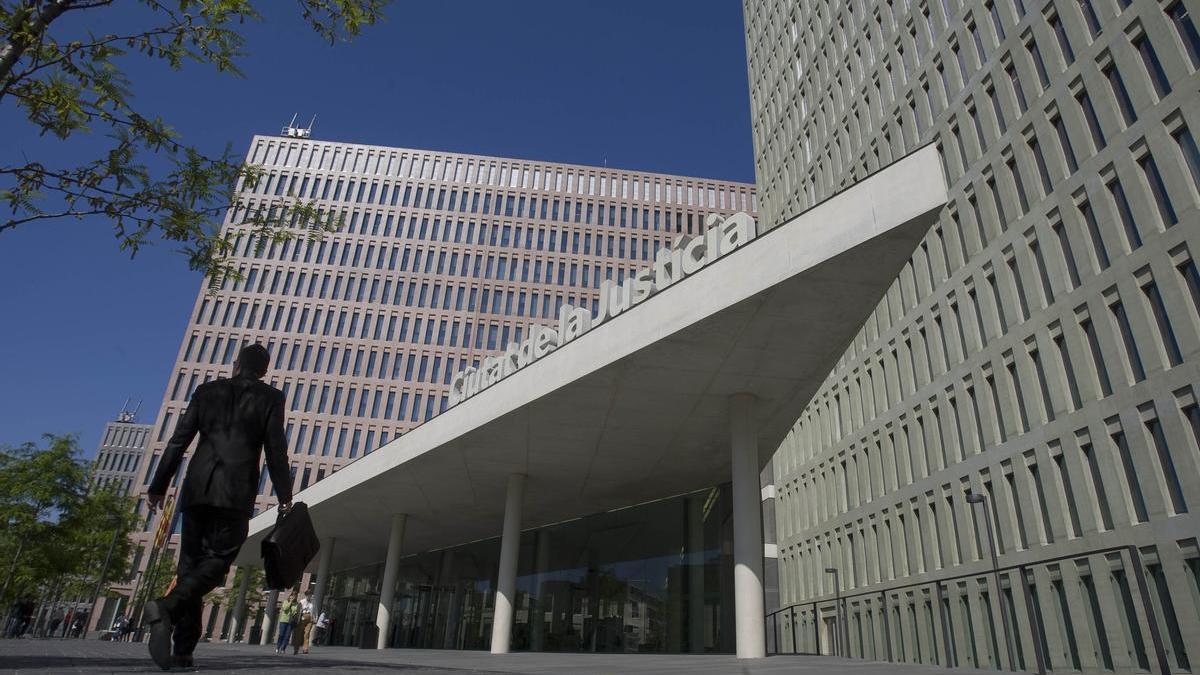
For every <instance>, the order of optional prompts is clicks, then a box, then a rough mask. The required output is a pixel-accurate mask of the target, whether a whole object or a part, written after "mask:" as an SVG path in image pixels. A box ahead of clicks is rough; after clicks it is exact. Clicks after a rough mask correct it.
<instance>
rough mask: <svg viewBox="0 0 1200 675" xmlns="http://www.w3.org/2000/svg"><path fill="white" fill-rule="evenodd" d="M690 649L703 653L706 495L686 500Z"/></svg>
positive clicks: (696, 652) (692, 651) (694, 652)
mask: <svg viewBox="0 0 1200 675" xmlns="http://www.w3.org/2000/svg"><path fill="white" fill-rule="evenodd" d="M687 510H688V511H687V528H688V531H687V536H688V544H687V547H688V583H687V607H688V619H687V623H688V651H690V652H691V653H693V654H703V653H704V646H705V645H704V497H699V496H697V497H689V498H688V500H687Z"/></svg>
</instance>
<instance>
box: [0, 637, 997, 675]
mask: <svg viewBox="0 0 1200 675" xmlns="http://www.w3.org/2000/svg"><path fill="white" fill-rule="evenodd" d="M196 662H197V667H196V669H195V670H197V671H199V672H204V673H225V672H238V673H274V674H279V673H285V672H287V671H296V670H305V671H314V672H327V673H421V675H450V674H459V673H474V674H488V673H495V674H499V673H539V674H540V673H567V672H570V673H573V674H595V675H604V674H607V673H622V674H624V673H681V674H682V673H686V674H687V675H725V674H727V673H800V674H812V675H816V674H818V673H847V674H849V675H884V674H885V673H886V674H887V675H922V674H925V673H929V674H932V673H939V674H944V675H950V674H953V673H967V672H970V673H972V674H973V675H986V671H980V670H970V671H967V670H948V669H944V668H934V667H929V666H908V665H898V664H893V663H879V662H871V661H858V660H846V659H840V658H834V657H828V656H773V657H770V658H766V659H758V660H749V661H747V660H741V661H739V660H738V659H737V658H735V657H734V656H733V655H707V656H692V655H676V654H670V655H664V654H555V653H530V652H522V653H516V654H506V655H502V656H493V655H492V654H489V653H488V652H483V651H448V650H433V649H386V650H383V651H374V650H362V649H354V648H351V647H324V648H317V649H315V650H314V651H313V653H311V654H308V655H301V656H292V655H291V654H287V655H284V656H279V655H276V654H274V653H273V652H272V650H271V648H270V647H259V646H246V645H227V644H219V643H213V644H201V645H200V647H199V648H198V649H197V651H196ZM138 672H142V673H148V672H161V671H159V670H158V668H156V667H155V666H154V664H152V663H151V662H150V659H149V657H148V656H147V654H146V646H145V645H144V644H135V643H126V642H122V643H109V642H100V641H97V640H0V673H4V674H7V673H38V674H50V673H138ZM175 672H184V671H182V670H176V671H175Z"/></svg>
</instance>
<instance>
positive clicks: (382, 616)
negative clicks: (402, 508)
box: [375, 513, 407, 649]
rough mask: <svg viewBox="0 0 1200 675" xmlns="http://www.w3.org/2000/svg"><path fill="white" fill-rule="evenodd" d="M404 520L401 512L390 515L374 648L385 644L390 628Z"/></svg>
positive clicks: (381, 647) (376, 617)
mask: <svg viewBox="0 0 1200 675" xmlns="http://www.w3.org/2000/svg"><path fill="white" fill-rule="evenodd" d="M406 521H407V516H405V515H404V514H403V513H397V514H394V515H393V516H392V529H391V532H390V533H389V534H388V547H387V558H385V559H384V562H383V581H382V584H381V586H380V587H379V611H378V612H376V613H375V627H376V628H378V629H379V635H378V636H377V637H376V640H375V648H376V649H383V648H384V647H386V646H387V639H388V634H389V633H390V632H391V629H392V601H393V600H395V598H396V576H397V575H399V574H400V544H401V543H402V542H403V541H404V525H405V523H406Z"/></svg>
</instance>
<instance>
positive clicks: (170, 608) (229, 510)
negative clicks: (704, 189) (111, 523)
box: [144, 344, 292, 670]
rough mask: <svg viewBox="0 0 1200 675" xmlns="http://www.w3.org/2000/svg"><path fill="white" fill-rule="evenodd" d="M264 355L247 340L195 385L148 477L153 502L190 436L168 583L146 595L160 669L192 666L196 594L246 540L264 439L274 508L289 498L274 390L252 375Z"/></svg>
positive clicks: (197, 627)
mask: <svg viewBox="0 0 1200 675" xmlns="http://www.w3.org/2000/svg"><path fill="white" fill-rule="evenodd" d="M270 361H271V357H270V355H269V354H268V353H267V350H266V348H264V347H263V346H262V345H260V344H252V345H249V346H247V347H245V348H243V349H242V351H241V352H240V353H239V354H238V357H237V360H236V361H234V363H233V377H230V378H228V379H218V380H214V381H212V382H208V383H205V384H202V385H200V386H199V387H197V388H196V391H195V392H194V393H193V394H192V399H191V401H190V403H189V404H188V408H187V411H186V412H184V414H183V417H181V418H180V420H179V424H178V425H177V426H176V427H175V433H174V434H172V435H171V440H170V442H168V443H167V447H166V449H165V450H164V451H163V455H162V460H161V461H160V463H159V465H158V470H157V471H155V473H154V478H153V480H152V481H151V483H150V490H149V495H148V500H149V502H150V506H151V508H157V507H158V506H159V505H161V504H162V503H163V500H164V499H165V497H166V493H167V486H168V485H169V484H170V482H171V479H172V478H173V477H174V476H175V472H176V471H178V470H179V465H180V463H181V462H182V461H183V453H184V451H185V450H187V447H188V445H190V444H191V442H192V439H193V438H195V437H196V435H197V434H199V435H200V441H199V443H197V445H196V451H195V453H194V454H193V456H192V461H191V463H190V464H189V465H188V470H187V475H186V476H185V477H184V480H183V487H182V488H181V490H180V495H179V501H178V503H179V510H180V513H181V514H182V517H183V531H182V535H181V537H180V545H179V566H178V568H177V570H176V582H175V587H174V588H173V589H171V591H170V592H169V593H168V594H167V595H166V596H165V597H162V598H159V599H157V600H154V601H152V602H149V603H146V610H145V616H144V623H145V625H146V627H147V628H149V629H150V642H149V647H150V656H151V658H153V659H154V663H156V664H157V665H158V666H159V667H160V668H162V669H163V670H169V669H170V668H171V667H172V666H182V667H191V666H192V665H193V659H192V651H193V650H194V649H195V648H196V643H197V642H199V640H200V632H201V610H202V609H203V607H204V596H205V594H207V593H208V592H209V591H211V590H213V589H214V588H216V587H217V586H219V585H221V582H222V581H223V580H224V579H225V575H226V574H227V573H228V572H229V566H230V565H231V564H232V563H233V559H234V558H235V557H236V556H237V553H238V550H239V549H240V548H241V547H242V543H243V542H245V541H246V534H247V531H248V529H249V523H250V517H251V516H252V515H253V509H254V497H255V495H256V494H257V493H258V476H259V459H260V457H261V455H262V451H263V449H264V448H265V450H266V464H267V471H268V472H269V473H270V475H271V483H272V484H273V485H274V486H275V493H276V495H277V496H278V497H279V508H280V510H281V511H285V512H286V511H287V509H288V508H289V507H290V506H291V501H292V479H291V475H290V474H289V472H288V461H287V438H286V437H285V436H284V431H283V416H284V405H285V401H284V395H283V392H281V391H279V390H278V389H276V388H274V387H271V386H269V385H267V384H266V383H264V382H262V381H261V380H262V377H263V376H264V375H266V374H267V368H268V367H269V366H270ZM172 639H173V640H174V653H173V654H172Z"/></svg>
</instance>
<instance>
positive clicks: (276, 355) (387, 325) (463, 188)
mask: <svg viewBox="0 0 1200 675" xmlns="http://www.w3.org/2000/svg"><path fill="white" fill-rule="evenodd" d="M246 161H247V162H248V163H250V164H253V165H256V166H260V167H262V169H263V172H264V173H263V177H262V179H261V180H260V181H259V182H258V184H257V185H256V186H255V187H253V188H249V189H247V190H245V192H244V194H243V195H242V196H241V198H240V201H239V205H238V207H237V208H236V209H233V210H232V211H231V212H230V213H229V214H228V216H227V219H226V222H225V225H224V227H225V228H226V231H228V232H230V233H233V234H235V239H234V241H235V242H236V245H235V251H234V255H235V256H236V262H237V266H238V269H239V272H240V279H238V280H236V281H232V280H231V281H228V282H226V283H225V284H224V285H223V286H221V287H220V288H218V289H215V290H214V289H208V288H201V289H200V292H199V293H198V294H197V297H196V302H195V306H194V308H193V310H192V313H191V317H190V320H189V324H188V327H187V330H186V332H185V334H184V336H183V340H182V344H181V346H180V350H179V356H178V359H177V361H176V363H175V366H174V367H173V369H172V373H171V376H170V381H169V383H168V386H167V388H166V393H165V395H164V397H163V401H162V405H161V408H160V409H159V411H158V416H157V422H156V424H155V427H154V429H155V431H154V437H153V439H152V442H151V444H150V454H149V457H150V458H149V461H148V462H146V463H145V466H144V469H143V471H142V473H141V476H140V478H139V480H140V483H139V485H138V487H139V489H141V490H143V491H144V489H145V486H146V485H147V484H148V482H149V480H150V476H151V475H152V474H153V472H154V470H155V468H156V467H157V465H158V460H159V457H160V456H161V452H162V450H163V448H164V446H165V444H166V441H167V440H168V439H169V437H170V435H171V432H172V430H173V428H174V426H175V422H176V421H177V420H178V418H179V417H180V415H181V414H182V412H183V410H184V409H185V407H186V405H187V401H188V398H189V396H190V395H191V393H192V392H193V391H194V390H195V388H196V386H197V385H199V384H201V383H203V382H206V381H208V380H211V379H214V378H217V377H224V376H228V374H229V372H230V367H231V364H232V362H233V359H234V357H235V356H236V354H237V352H238V349H239V348H240V347H242V346H244V345H245V344H247V343H251V342H260V343H262V344H264V345H265V346H266V347H267V349H268V350H269V351H270V353H271V355H272V365H271V369H270V373H269V374H268V376H267V378H266V379H267V381H268V382H269V383H270V384H271V385H273V386H275V387H278V388H279V389H281V390H283V391H284V392H285V394H286V395H287V401H288V411H287V427H286V429H287V437H288V444H289V448H290V453H291V460H292V470H293V472H294V485H295V489H296V490H297V491H300V490H302V489H304V488H307V487H309V486H311V485H314V484H316V483H317V482H319V481H321V480H323V479H325V478H327V477H328V476H330V475H331V474H333V473H334V472H336V471H338V470H339V469H340V468H342V467H343V466H344V465H346V464H347V463H349V462H352V461H354V460H355V459H358V458H360V457H362V456H364V455H365V454H367V453H370V452H372V451H373V450H375V449H376V448H379V447H382V446H383V445H386V444H387V443H388V442H389V441H391V440H393V439H395V438H396V437H397V436H399V435H401V434H404V433H405V432H407V431H408V430H410V429H412V428H413V427H415V426H417V425H419V424H421V423H423V422H425V421H427V420H429V419H430V418H431V417H433V416H434V415H436V414H438V413H439V412H440V411H441V410H443V409H444V408H445V407H446V406H447V404H448V398H447V394H448V392H449V390H450V384H451V378H452V376H453V375H454V374H455V373H456V372H458V371H460V370H462V369H463V368H465V367H468V366H471V365H475V366H478V365H479V363H480V361H481V359H482V358H483V357H486V356H488V355H494V354H498V353H500V352H502V351H503V350H504V348H505V346H506V345H508V344H509V343H510V342H514V341H516V342H519V341H521V339H522V336H523V335H525V334H527V331H528V329H529V326H531V325H534V324H537V325H553V324H555V323H556V322H557V321H558V313H559V309H560V307H562V306H564V305H571V306H575V307H587V308H591V309H594V308H595V306H596V304H597V301H598V299H599V294H600V292H599V288H600V285H601V282H602V281H604V280H608V279H612V280H624V279H625V278H626V277H627V276H629V275H630V274H631V273H633V272H634V271H635V270H637V269H639V268H643V267H646V266H647V265H649V264H651V262H652V261H653V256H654V253H655V252H656V250H657V249H658V248H660V247H663V246H666V245H669V244H670V243H671V242H672V241H674V240H676V239H677V238H678V237H680V236H681V235H692V234H696V233H698V232H702V231H703V229H704V228H705V218H706V216H707V215H708V214H710V213H723V214H728V213H732V212H735V211H746V212H751V213H752V212H753V211H754V209H755V196H754V189H753V186H750V185H746V184H742V183H733V182H725V181H714V180H707V179H697V178H688V177H682V176H670V175H663V174H653V173H645V172H635V171H623V170H617V169H610V168H601V167H592V166H578V165H567V164H554V163H547V162H536V161H526V160H518V159H504V158H496V157H482V156H476V155H464V154H455V153H445V152H430V151H424V150H411V149H404V148H394V147H380V146H369V145H358V144H351V143H333V142H322V141H315V140H309V139H305V138H294V137H268V136H255V137H254V138H253V139H252V140H251V143H250V148H249V151H248V153H247V155H246ZM289 195H291V197H289ZM297 198H298V199H303V200H305V201H310V200H311V201H315V202H316V203H317V204H318V205H319V206H320V208H322V209H323V210H325V211H327V212H328V211H332V212H334V213H337V214H338V215H340V216H341V217H342V218H343V221H344V225H343V227H342V228H341V229H340V230H339V231H337V232H335V233H332V234H328V235H326V236H325V237H324V238H323V239H321V240H320V241H319V242H313V243H306V242H304V241H290V242H286V243H272V242H270V241H266V240H262V239H256V238H255V237H254V236H252V235H251V233H250V232H249V231H248V230H249V228H248V227H245V226H243V222H244V219H245V215H246V213H248V212H253V211H257V210H262V209H272V208H276V207H277V206H278V205H279V204H281V203H284V202H287V201H288V200H290V199H297ZM184 471H186V466H185V467H183V468H182V469H181V471H180V475H182V474H183V472H184ZM177 483H178V481H177ZM272 503H273V497H272V488H271V485H270V481H269V479H268V477H267V475H266V472H265V468H264V470H263V474H262V478H261V481H260V495H259V498H258V502H257V508H256V512H258V511H259V510H262V509H264V508H266V507H268V506H269V505H271V504H272ZM143 512H144V509H143ZM152 526H153V523H152V521H151V520H150V519H146V520H145V521H144V529H145V530H146V531H145V532H142V533H140V534H139V535H138V543H139V545H140V546H141V548H142V553H141V554H139V561H141V562H144V561H146V560H147V559H148V558H149V554H148V552H147V551H146V550H145V549H146V548H147V547H148V546H149V541H150V540H151V538H152V536H153V532H152V531H150V530H151V528H152ZM174 528H175V529H174V531H175V532H177V531H178V519H177V520H176V522H175V524H174ZM170 545H171V546H172V547H174V546H175V544H173V543H172V544H170ZM141 562H139V564H141ZM229 625H230V624H229V622H228V620H227V617H226V613H225V612H223V611H218V610H217V608H215V607H214V608H213V609H212V611H211V613H209V614H206V634H209V635H213V636H216V637H219V636H220V635H222V634H224V633H225V632H227V630H228V628H229Z"/></svg>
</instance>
